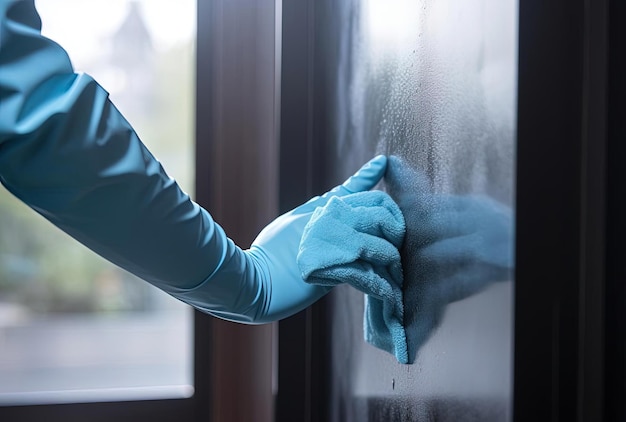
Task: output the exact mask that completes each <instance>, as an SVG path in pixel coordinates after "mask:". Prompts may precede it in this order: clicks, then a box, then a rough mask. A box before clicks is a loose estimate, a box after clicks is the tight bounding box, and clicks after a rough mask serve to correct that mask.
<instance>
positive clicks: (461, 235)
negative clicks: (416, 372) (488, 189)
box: [386, 156, 514, 361]
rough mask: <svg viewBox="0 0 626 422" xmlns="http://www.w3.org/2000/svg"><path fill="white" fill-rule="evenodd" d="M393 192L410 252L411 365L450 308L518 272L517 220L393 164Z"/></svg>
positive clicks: (494, 204) (482, 199)
mask: <svg viewBox="0 0 626 422" xmlns="http://www.w3.org/2000/svg"><path fill="white" fill-rule="evenodd" d="M386 183H387V190H388V191H389V194H390V195H391V196H392V197H393V198H394V199H395V200H396V202H397V203H398V205H399V206H400V209H401V210H402V212H403V214H404V218H405V220H406V226H407V232H406V237H405V240H404V245H403V248H402V260H403V268H404V288H403V290H404V313H405V315H404V321H405V328H406V333H407V341H408V344H409V359H410V361H414V360H415V357H416V355H417V353H418V351H419V349H420V347H421V346H423V345H424V343H425V342H426V341H427V340H428V338H429V337H430V335H431V334H432V333H433V331H434V330H435V329H436V328H437V326H438V325H439V324H440V322H441V320H442V317H443V314H444V311H445V308H446V306H447V305H448V304H449V303H452V302H456V301H459V300H462V299H465V298H467V297H469V296H472V295H474V294H476V293H479V292H481V291H482V290H484V289H485V288H486V287H488V286H489V285H491V284H492V283H495V282H502V281H510V280H511V279H512V272H513V266H514V264H513V261H514V256H513V215H512V210H511V208H510V207H508V206H507V205H505V204H502V203H499V202H498V201H496V200H494V199H492V198H489V197H487V196H484V195H453V194H443V193H436V192H433V190H432V187H431V183H430V181H429V180H428V178H427V177H426V176H425V175H424V174H422V173H420V172H419V171H416V170H414V169H413V168H411V167H410V166H409V165H408V163H406V162H404V161H403V160H401V159H400V158H399V157H396V156H392V157H390V160H389V168H388V171H387V175H386Z"/></svg>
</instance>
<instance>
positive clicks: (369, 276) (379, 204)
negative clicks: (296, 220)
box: [298, 190, 408, 363]
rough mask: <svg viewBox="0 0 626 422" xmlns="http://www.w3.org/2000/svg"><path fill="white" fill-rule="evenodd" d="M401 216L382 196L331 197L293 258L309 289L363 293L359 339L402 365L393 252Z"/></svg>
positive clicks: (397, 265) (398, 279) (404, 352)
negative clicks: (333, 288) (348, 288)
mask: <svg viewBox="0 0 626 422" xmlns="http://www.w3.org/2000/svg"><path fill="white" fill-rule="evenodd" d="M405 229H406V227H405V223H404V217H403V215H402V212H401V211H400V209H399V208H398V206H397V205H396V203H395V202H394V201H393V199H391V197H390V196H389V195H387V194H386V193H385V192H382V191H376V190H375V191H367V192H359V193H355V194H351V195H347V196H343V197H335V198H332V199H331V200H330V201H329V202H328V203H327V204H326V205H325V206H323V207H320V208H317V209H316V210H315V212H314V213H313V215H312V217H311V219H310V221H309V223H308V224H307V226H306V227H305V229H304V233H303V235H302V239H301V241H300V250H299V253H298V265H299V266H300V271H301V272H302V278H303V279H304V280H305V281H306V282H308V283H312V284H320V285H326V286H335V285H338V284H341V283H349V284H350V285H352V286H353V287H355V288H357V289H358V290H360V291H362V292H364V293H365V294H366V296H365V316H364V323H363V326H364V334H365V340H366V341H367V342H368V343H370V344H372V345H374V346H376V347H378V348H380V349H382V350H385V351H387V352H389V353H391V354H393V355H394V356H395V357H396V359H397V360H398V361H399V362H400V363H408V347H407V340H406V333H405V330H404V323H403V322H404V308H403V303H402V264H401V262H400V253H399V248H400V246H401V245H402V241H403V239H404V234H405Z"/></svg>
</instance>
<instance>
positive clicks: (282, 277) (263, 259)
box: [245, 155, 399, 322]
mask: <svg viewBox="0 0 626 422" xmlns="http://www.w3.org/2000/svg"><path fill="white" fill-rule="evenodd" d="M386 168H387V158H386V157H385V156H383V155H380V156H377V157H375V158H374V159H372V160H371V161H369V162H368V163H366V164H365V165H364V166H363V167H361V169H360V170H359V171H358V172H357V173H356V174H354V175H353V176H352V177H350V178H349V179H348V180H346V182H345V183H343V184H342V185H339V186H337V187H335V188H334V189H332V190H331V191H329V192H327V193H325V194H324V195H322V196H319V197H315V198H313V199H311V200H310V201H308V202H306V203H305V204H303V205H301V206H299V207H297V208H295V209H294V210H292V211H290V212H288V213H286V214H283V215H282V216H280V217H278V218H277V219H276V220H274V221H273V222H272V223H270V224H269V225H268V226H267V227H266V228H265V229H264V230H263V231H262V232H261V233H260V234H259V236H258V237H257V238H256V239H255V241H254V242H253V244H252V246H251V247H250V249H249V250H247V251H245V253H246V254H247V255H248V256H250V257H251V258H252V260H253V262H254V264H255V266H256V267H257V270H258V272H259V276H260V277H261V278H262V280H263V283H264V285H265V286H266V288H267V289H268V300H269V303H267V304H266V307H265V309H264V311H263V313H262V314H261V315H259V316H258V317H257V318H256V321H255V322H267V321H274V320H278V319H281V318H285V317H287V316H289V315H292V314H294V313H296V312H298V311H300V310H302V309H304V308H306V307H308V306H309V305H311V304H312V303H313V302H315V301H317V300H318V299H320V298H321V297H322V296H324V295H325V294H326V293H328V292H329V291H330V289H331V288H332V287H331V286H320V285H312V284H309V283H305V282H304V281H303V280H302V276H301V273H300V269H299V267H298V264H297V262H296V256H297V254H298V248H299V245H300V240H301V238H302V233H303V231H304V228H305V226H306V225H307V223H308V222H309V220H310V219H311V215H312V214H313V212H314V211H315V210H316V209H318V208H319V207H323V206H325V205H326V204H327V203H328V202H329V201H330V200H331V199H332V198H335V197H345V196H347V195H350V194H353V193H357V192H364V191H369V190H370V189H372V188H373V187H374V186H375V185H376V184H377V183H378V182H379V181H380V180H381V179H382V177H383V176H384V174H385V170H386ZM381 193H382V192H381ZM371 217H372V218H373V217H374V216H373V215H372V216H371ZM363 220H364V221H365V222H367V223H370V225H377V224H379V225H380V224H381V222H376V221H370V220H367V216H365V217H364V218H363ZM342 223H343V224H346V225H347V224H349V223H350V222H349V221H345V222H341V221H339V222H338V224H342ZM356 229H358V228H356ZM381 241H382V240H381ZM394 250H395V248H394ZM396 253H397V250H396ZM398 263H399V254H398Z"/></svg>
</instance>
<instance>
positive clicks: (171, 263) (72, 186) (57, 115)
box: [0, 0, 386, 323]
mask: <svg viewBox="0 0 626 422" xmlns="http://www.w3.org/2000/svg"><path fill="white" fill-rule="evenodd" d="M40 29H41V21H40V19H39V16H38V14H37V11H36V10H35V7H34V3H33V1H32V0H0V182H1V183H2V184H3V185H4V186H5V187H6V188H7V189H8V190H9V191H10V192H12V193H13V194H14V195H15V196H17V197H18V198H20V199H21V200H22V201H24V202H25V203H26V204H28V205H29V206H30V207H31V208H33V209H34V210H35V211H37V212H38V213H40V214H41V215H42V216H44V217H45V218H47V219H48V220H49V221H51V222H52V223H53V224H55V225H56V226H58V227H59V228H60V229H62V230H63V231H65V232H66V233H68V234H69V235H71V236H72V237H74V238H75V239H77V240H78V241H80V242H81V243H83V244H84V245H86V246H87V247H89V248H90V249H92V250H93V251H95V252H96V253H98V254H100V255H101V256H103V257H104V258H106V259H108V260H109V261H111V262H113V263H115V264H117V265H118V266H120V267H122V268H124V269H126V270H128V271H129V272H131V273H133V274H135V275H137V276H139V277H140V278H143V279H144V280H146V281H148V282H149V283H151V284H153V285H155V286H156V287H158V288H160V289H162V290H164V291H165V292H167V293H169V294H171V295H172V296H174V297H176V298H178V299H180V300H182V301H184V302H186V303H189V304H190V305H192V306H194V307H196V308H198V309H200V310H202V311H205V312H207V313H211V314H213V315H216V316H219V317H221V318H225V319H229V320H233V321H241V322H247V323H263V322H269V321H274V320H277V319H280V318H284V317H286V316H288V315H291V314H293V313H295V312H298V311H300V310H301V309H303V308H305V307H307V306H308V305H310V304H311V303H313V302H314V301H315V300H317V299H319V298H320V297H321V296H323V295H324V294H325V293H326V292H327V291H328V289H329V288H328V287H323V286H311V285H308V284H307V283H305V282H304V281H303V280H302V279H301V277H300V275H299V270H298V267H297V264H296V254H297V251H298V244H299V242H300V236H301V234H302V230H303V229H304V226H305V225H306V223H307V222H308V220H309V218H310V215H311V213H312V212H313V211H314V210H315V208H316V207H317V206H321V205H324V204H325V203H326V202H327V201H328V200H329V198H331V197H333V196H341V195H346V194H349V193H352V192H358V191H361V190H368V189H370V188H372V187H373V186H374V185H375V184H376V183H377V182H378V181H379V180H380V178H381V177H382V176H383V174H384V172H385V168H386V159H385V157H378V158H376V159H374V160H373V161H372V162H371V163H370V164H369V165H366V166H365V167H364V168H363V169H362V171H361V172H359V173H358V174H357V175H355V176H354V177H352V178H351V179H349V180H348V181H347V182H346V183H345V184H344V185H343V186H339V187H337V188H335V189H334V190H333V191H331V192H329V193H327V194H326V195H324V196H322V197H319V198H314V199H313V200H311V201H310V202H308V203H307V204H305V205H303V206H301V207H299V208H297V209H295V210H294V211H292V212H290V213H287V214H286V215H284V216H282V217H279V218H278V219H277V220H276V221H275V222H273V223H272V224H270V225H269V226H268V228H267V229H265V230H264V231H263V232H262V233H261V234H260V235H259V237H258V239H257V240H256V241H255V242H254V245H253V246H252V247H251V248H250V250H248V251H243V250H242V249H241V248H239V247H238V246H236V245H235V244H234V243H233V242H232V241H231V240H230V239H228V237H227V236H226V234H225V233H224V231H223V229H222V228H221V227H220V226H219V225H218V224H216V223H215V222H214V221H213V219H212V218H211V216H210V215H209V213H208V212H207V211H206V210H204V209H202V208H201V207H200V206H198V205H197V204H196V203H194V202H193V201H192V200H191V199H190V198H189V196H188V195H187V194H185V193H184V192H183V191H182V190H181V189H180V188H179V187H178V185H177V184H176V182H175V181H174V180H172V179H171V178H170V177H169V176H168V175H167V174H166V172H165V171H164V170H163V168H162V167H161V165H160V164H159V162H158V161H157V160H156V159H155V158H154V157H153V156H152V155H151V154H150V152H149V151H148V150H147V148H146V147H145V146H144V145H143V144H142V143H141V141H140V140H139V138H138V137H137V135H136V133H135V132H134V130H133V129H132V127H131V126H130V124H129V123H128V122H127V121H126V120H125V119H124V117H123V116H122V115H121V114H120V113H119V111H118V110H117V109H116V108H115V107H114V106H113V104H112V103H111V102H110V101H109V99H108V94H107V92H106V91H105V90H104V89H103V88H102V87H100V86H99V85H98V84H97V83H96V82H95V81H94V80H93V79H92V78H91V77H89V76H88V75H84V74H76V73H74V71H73V68H72V66H71V64H70V61H69V58H68V56H67V54H66V53H65V51H64V50H63V49H62V48H61V47H60V46H58V45H57V44H55V43H54V42H52V41H50V40H48V39H46V38H44V37H42V36H41V33H40Z"/></svg>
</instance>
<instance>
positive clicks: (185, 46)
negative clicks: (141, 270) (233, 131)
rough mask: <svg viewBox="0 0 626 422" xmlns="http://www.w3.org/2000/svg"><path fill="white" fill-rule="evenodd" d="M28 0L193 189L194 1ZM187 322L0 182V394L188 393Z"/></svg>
mask: <svg viewBox="0 0 626 422" xmlns="http://www.w3.org/2000/svg"><path fill="white" fill-rule="evenodd" d="M36 5H37V8H38V10H39V12H40V15H41V17H42V22H43V31H42V32H43V34H44V35H46V36H48V37H50V38H52V39H53V40H55V41H57V42H58V43H59V44H61V45H62V46H63V47H64V48H65V49H66V50H67V51H68V53H69V55H70V57H71V59H72V63H73V64H74V67H75V68H76V70H77V71H79V72H85V73H89V74H90V75H92V76H94V77H95V79H96V80H98V81H99V82H100V84H101V85H103V86H104V87H105V89H107V91H108V92H109V93H110V96H111V98H112V100H113V102H114V103H115V104H116V105H117V106H118V108H119V109H120V110H121V111H122V113H123V114H124V115H125V116H126V118H127V119H128V120H129V121H130V122H131V123H132V124H133V126H134V127H135V129H136V130H137V132H138V134H139V136H140V138H141V139H142V140H143V141H144V143H146V145H148V148H150V150H151V151H152V152H153V153H154V154H155V155H156V156H157V157H158V158H159V159H160V160H161V161H162V162H163V164H164V166H165V168H166V169H167V171H168V173H169V174H170V175H171V176H172V177H174V178H176V179H177V180H178V182H179V183H180V185H181V186H182V187H183V189H185V190H187V191H188V192H192V191H193V184H194V180H193V169H194V166H193V163H194V159H193V107H194V105H193V89H194V88H193V76H194V74H193V69H194V65H195V61H194V54H195V49H194V43H195V22H196V18H195V15H196V10H195V1H193V0H179V1H176V2H170V1H164V0H159V1H155V0H150V1H133V0H90V1H88V2H84V1H80V0H37V2H36ZM42 65H45V64H42ZM192 332H193V330H192V312H191V309H190V308H189V307H187V306H186V305H183V304H181V303H179V302H177V301H175V300H174V299H172V298H170V297H169V296H168V295H166V294H164V293H162V292H160V291H158V290H157V289H155V288H153V287H152V286H149V285H148V284H147V283H145V282H143V281H141V280H139V279H137V278H135V277H133V276H131V275H130V274H128V273H126V272H124V271H122V270H120V269H119V268H117V267H115V266H113V265H111V264H108V263H107V262H105V261H104V260H102V259H101V258H99V257H97V256H96V255H95V254H93V253H91V252H90V251H88V250H87V249H85V248H84V247H83V246H81V245H79V244H78V243H76V242H75V241H74V240H72V239H70V238H69V237H68V236H66V235H65V234H63V233H61V232H60V231H59V230H57V229H56V228H54V227H52V226H51V225H50V224H49V223H47V222H46V221H44V220H43V219H42V218H41V217H39V216H38V215H36V214H35V213H34V212H32V211H31V210H29V209H28V208H27V207H26V206H24V205H23V204H22V203H20V202H19V201H17V200H16V199H15V198H13V197H12V196H11V195H10V194H8V193H7V192H6V191H5V192H0V404H31V403H55V402H81V401H108V400H135V399H150V398H167V397H188V396H190V395H191V394H192V393H193V380H192V371H193V368H192V357H193V356H192V340H193V339H192Z"/></svg>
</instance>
